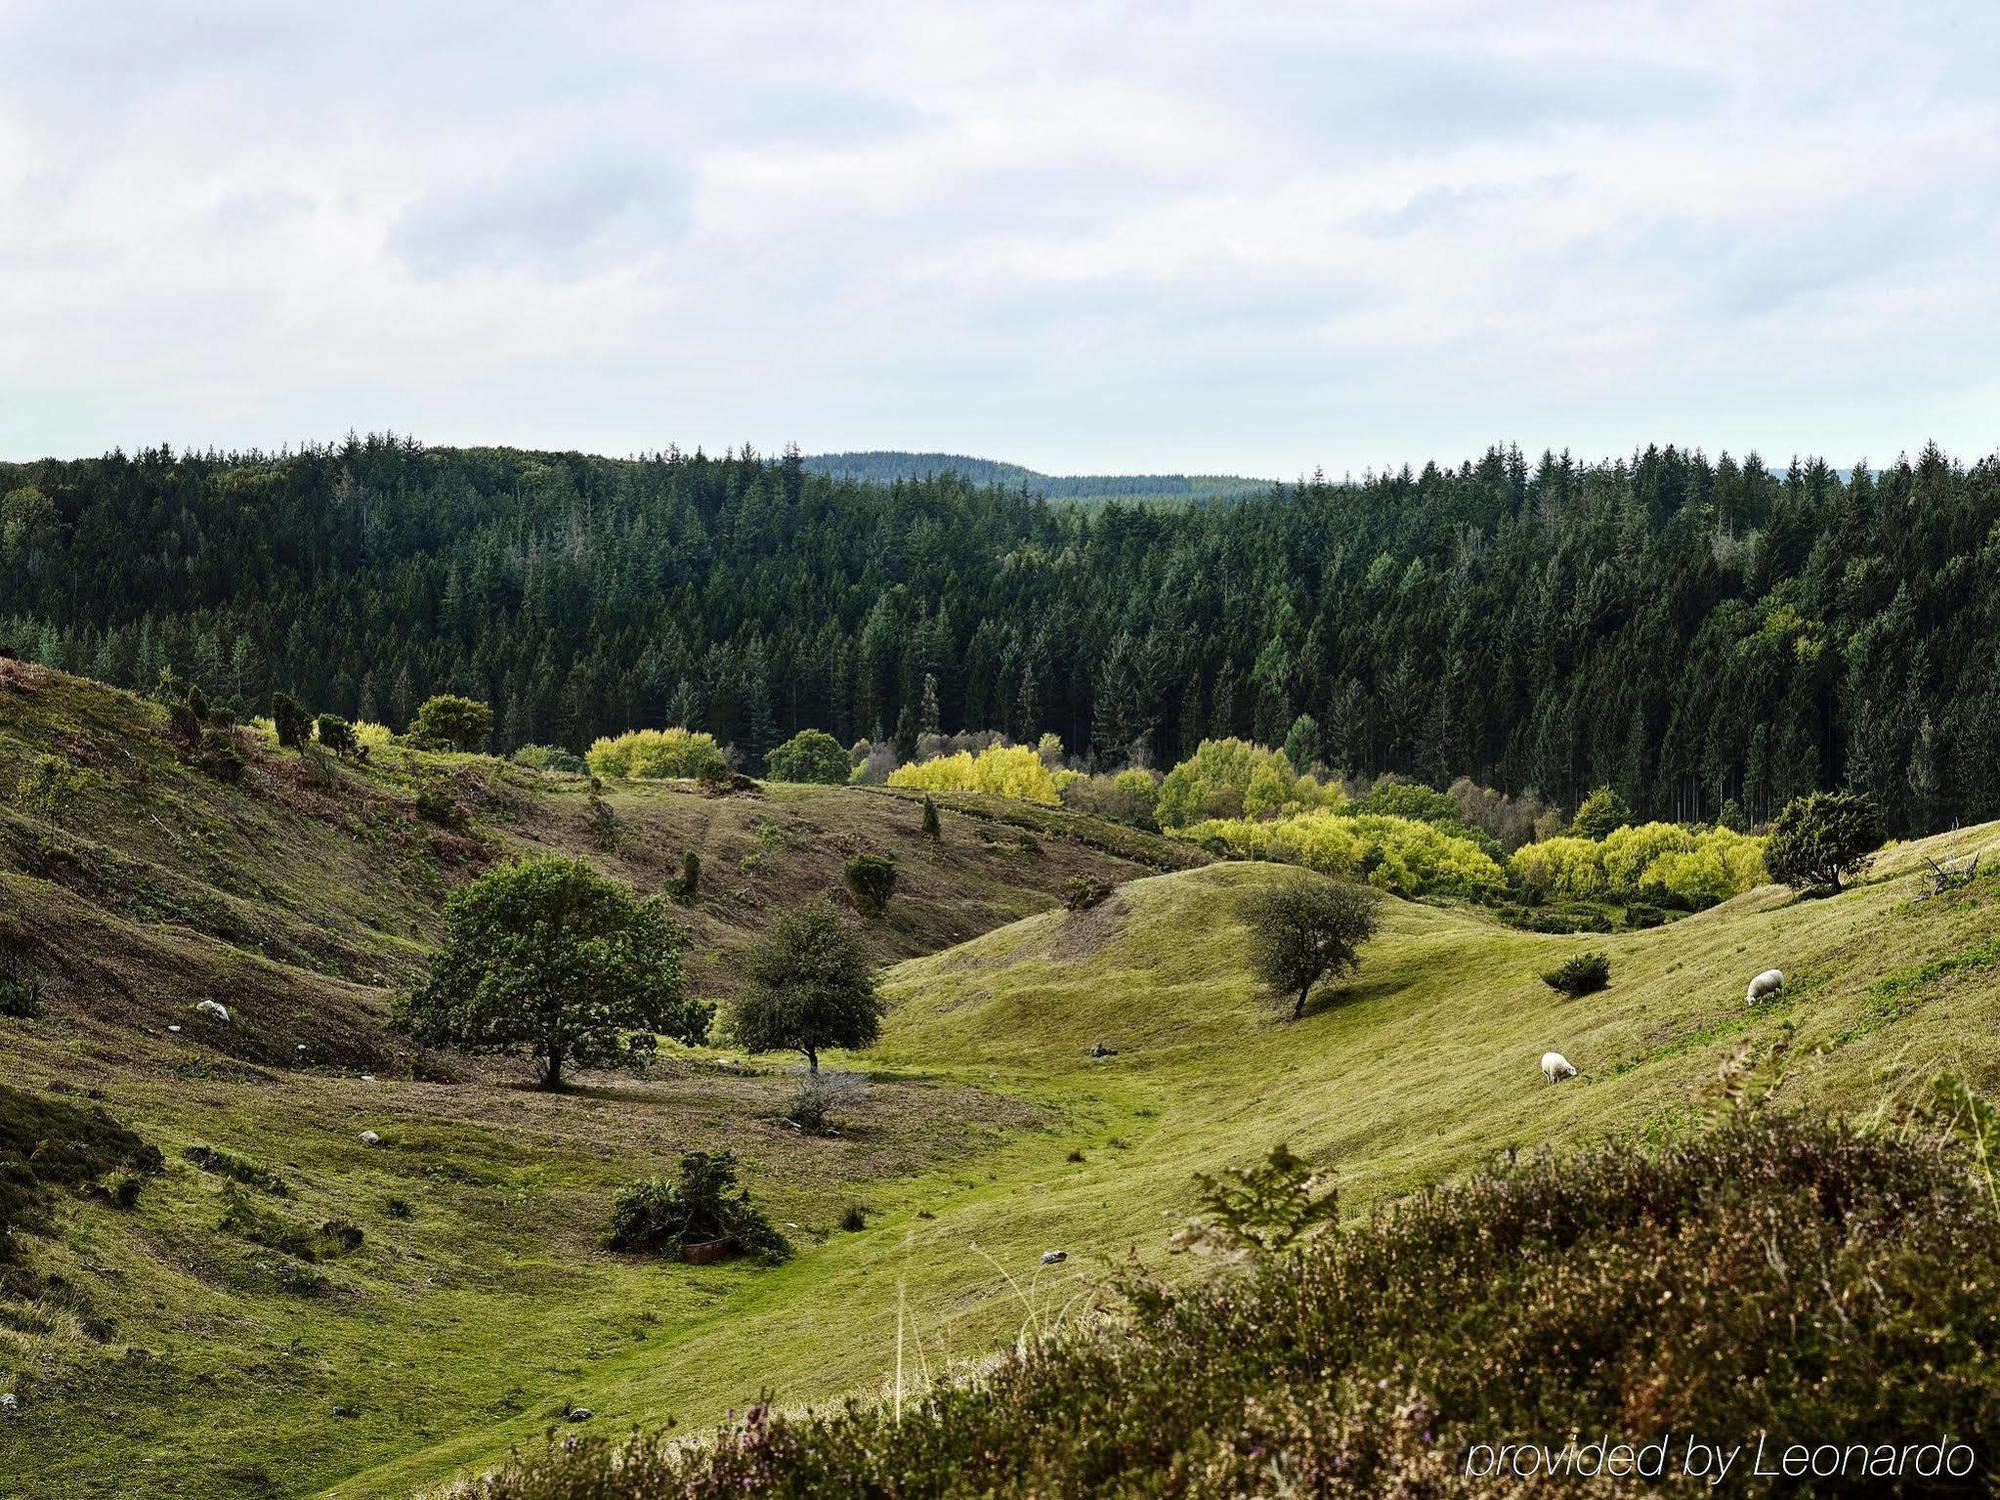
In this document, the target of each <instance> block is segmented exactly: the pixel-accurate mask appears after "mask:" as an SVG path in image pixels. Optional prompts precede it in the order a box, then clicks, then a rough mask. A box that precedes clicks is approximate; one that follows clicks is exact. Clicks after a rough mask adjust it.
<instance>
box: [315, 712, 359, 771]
mask: <svg viewBox="0 0 2000 1500" xmlns="http://www.w3.org/2000/svg"><path fill="white" fill-rule="evenodd" d="M313 727H314V729H315V730H316V732H317V733H318V736H319V742H320V744H321V745H323V746H325V747H326V748H327V749H328V750H331V751H332V752H333V753H334V754H335V755H337V756H339V757H340V759H342V760H346V759H347V757H348V756H350V755H352V754H353V753H354V751H355V747H356V741H355V738H354V726H353V725H352V724H350V723H348V722H347V720H345V719H343V718H341V717H340V715H339V714H321V715H320V716H319V718H318V719H317V720H316V721H315V723H314V726H313Z"/></svg>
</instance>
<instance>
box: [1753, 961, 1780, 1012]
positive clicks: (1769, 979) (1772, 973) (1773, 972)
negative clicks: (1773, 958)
mask: <svg viewBox="0 0 2000 1500" xmlns="http://www.w3.org/2000/svg"><path fill="white" fill-rule="evenodd" d="M1784 987H1785V976H1784V973H1783V971H1782V970H1779V969H1766V970H1765V971H1764V972H1763V973H1761V974H1759V975H1758V976H1757V977H1756V978H1755V979H1753V980H1751V981H1750V988H1749V989H1747V990H1745V991H1744V992H1743V1003H1744V1004H1745V1005H1755V1004H1756V1003H1757V1002H1758V1001H1759V1000H1762V999H1763V998H1764V997H1765V996H1766V995H1775V994H1777V993H1778V991H1779V990H1781V989H1783V988H1784Z"/></svg>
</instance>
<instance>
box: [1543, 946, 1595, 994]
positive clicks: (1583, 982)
mask: <svg viewBox="0 0 2000 1500" xmlns="http://www.w3.org/2000/svg"><path fill="white" fill-rule="evenodd" d="M1542 983H1543V984H1545V985H1547V986H1548V987H1549V988H1550V989H1552V990H1554V991H1555V992H1556V993H1557V994H1559V995H1568V996H1569V997H1570V998H1571V999H1575V998H1576V997H1577V996H1578V995H1591V994H1595V993H1596V992H1597V991H1598V990H1601V989H1603V988H1604V987H1605V986H1606V985H1607V984H1609V983H1611V955H1610V954H1608V953H1575V954H1571V955H1570V956H1569V957H1568V958H1566V959H1564V960H1563V961H1562V962H1561V963H1559V964H1557V965H1556V966H1555V967H1554V968H1553V969H1549V970H1547V971H1545V972H1544V973H1543V975H1542Z"/></svg>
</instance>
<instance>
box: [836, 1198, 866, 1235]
mask: <svg viewBox="0 0 2000 1500" xmlns="http://www.w3.org/2000/svg"><path fill="white" fill-rule="evenodd" d="M840 1227H841V1228H842V1229H844V1230H846V1231H847V1232H848V1233H849V1234H859V1233H860V1232H861V1231H862V1230H864V1229H866V1228H867V1227H868V1210H867V1209H866V1208H865V1207H863V1206H862V1205H861V1204H859V1203H850V1204H848V1205H847V1207H846V1208H845V1209H843V1210H842V1211H841V1215H840Z"/></svg>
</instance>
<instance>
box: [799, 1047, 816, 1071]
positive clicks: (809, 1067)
mask: <svg viewBox="0 0 2000 1500" xmlns="http://www.w3.org/2000/svg"><path fill="white" fill-rule="evenodd" d="M799 1051H801V1052H803V1053H805V1055H806V1071H807V1072H808V1073H817V1072H819V1053H818V1052H817V1051H816V1050H815V1049H814V1048H811V1047H801V1048H799Z"/></svg>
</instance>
